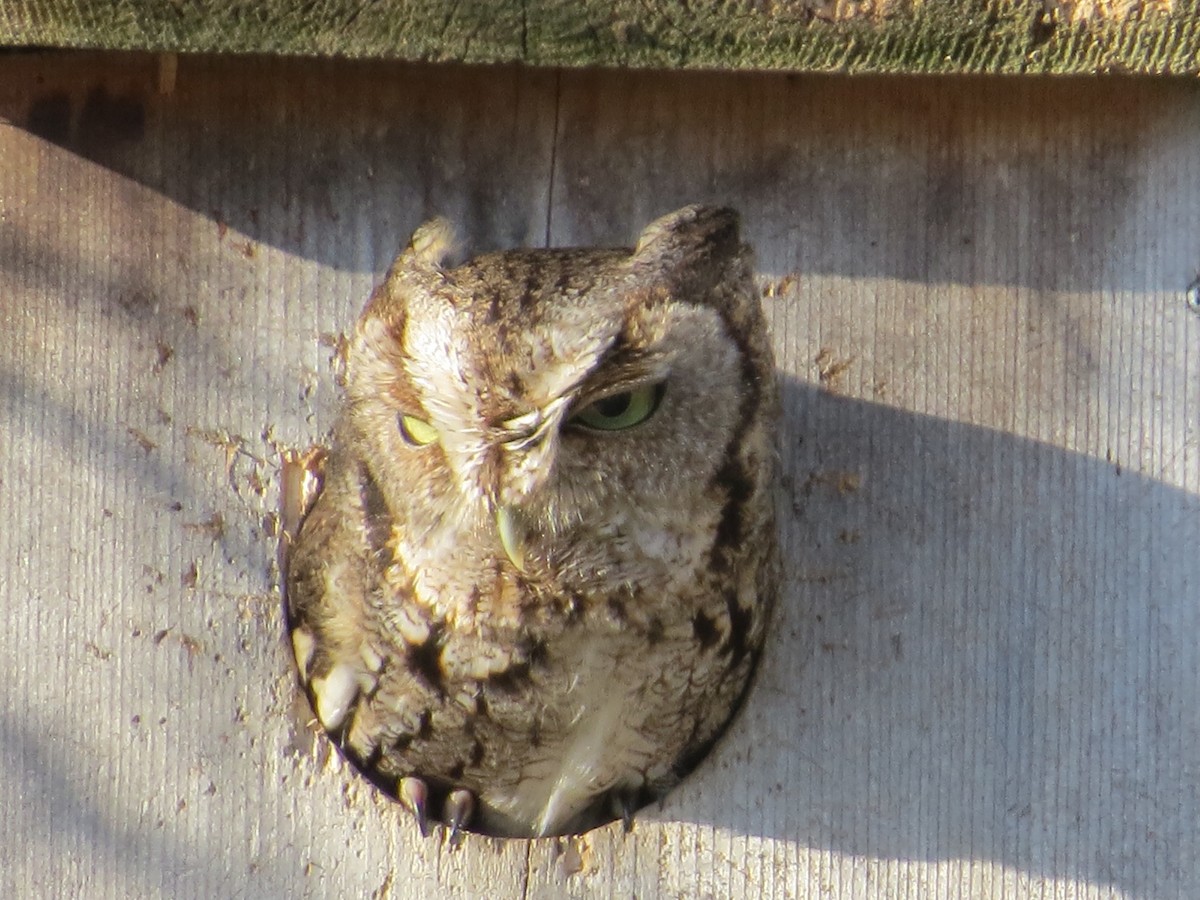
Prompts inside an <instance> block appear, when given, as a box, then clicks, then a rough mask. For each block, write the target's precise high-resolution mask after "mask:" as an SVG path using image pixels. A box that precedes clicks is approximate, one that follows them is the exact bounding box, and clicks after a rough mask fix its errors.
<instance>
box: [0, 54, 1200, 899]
mask: <svg viewBox="0 0 1200 900" xmlns="http://www.w3.org/2000/svg"><path fill="white" fill-rule="evenodd" d="M159 74H160V73H159V71H158V70H157V67H156V62H155V60H153V59H151V58H147V57H104V56H98V57H80V56H67V57H62V56H56V55H53V54H51V55H28V56H21V57H8V58H4V59H0V119H3V120H4V121H5V122H6V123H7V124H3V125H0V159H2V160H3V165H0V329H2V331H3V334H4V336H5V337H4V341H3V344H2V347H3V349H2V350H0V462H2V465H0V508H2V509H3V510H4V512H5V524H4V527H3V528H0V683H3V684H4V685H5V689H4V691H3V692H0V809H2V810H4V813H5V814H4V815H3V816H2V817H0V895H3V896H22V897H41V896H44V897H55V896H68V895H77V896H82V895H86V896H90V897H110V896H111V897H116V896H120V897H127V896H171V897H201V896H313V897H335V896H377V897H394V898H404V897H424V896H430V895H433V894H434V893H435V892H436V893H437V894H438V895H439V896H448V897H474V896H481V895H487V896H499V897H510V896H511V897H560V896H570V897H590V896H608V895H612V896H637V897H643V898H654V897H661V898H666V897H705V896H710V897H726V896H734V897H759V896H764V897H774V898H785V897H788V898H790V897H847V898H849V897H901V898H903V897H946V898H950V897H961V896H978V897H1025V896H1033V897H1055V898H1114V897H1130V898H1150V897H1153V898H1158V897H1190V896H1197V895H1200V873H1198V871H1197V867H1196V863H1195V860H1196V859H1197V858H1200V839H1198V838H1197V835H1196V829H1195V822H1196V821H1197V820H1198V819H1200V749H1197V748H1200V702H1198V701H1200V651H1198V650H1197V641H1196V634H1197V633H1200V604H1198V603H1197V600H1196V597H1197V585H1200V555H1198V554H1197V552H1196V551H1197V547H1200V368H1198V367H1200V316H1198V315H1197V314H1196V313H1195V312H1193V311H1192V310H1191V309H1189V307H1188V305H1187V303H1186V300H1185V291H1186V289H1187V287H1188V285H1189V284H1190V283H1192V282H1193V280H1194V279H1195V278H1196V276H1197V274H1198V270H1200V257H1198V254H1200V205H1198V204H1197V203H1196V197H1198V196H1200V149H1198V145H1197V143H1196V141H1195V135H1196V134H1197V133H1200V89H1198V88H1197V86H1196V85H1195V84H1191V83H1184V82H1173V81H1153V82H1151V81H1114V80H1106V81H1094V80H1093V81H1079V80H1067V81H1063V80H1056V81H1041V80H1029V81H1021V82H1012V81H998V80H986V79H979V80H958V81H949V82H947V81H934V80H911V79H909V80H888V79H866V80H850V79H837V78H813V77H789V76H766V75H761V76H730V75H724V76H722V75H715V74H672V75H664V74H649V73H647V74H638V73H598V72H596V73H589V72H561V73H556V72H550V71H543V72H537V71H527V70H525V71H523V70H516V69H504V68H493V69H465V68H432V67H407V66H399V65H387V64H351V63H341V64H335V63H313V62H301V61H292V62H285V61H275V62H266V61H230V60H225V61H218V60H210V59H204V58H181V59H180V60H179V63H178V71H177V72H176V73H175V78H174V85H173V87H171V86H170V85H169V84H168V85H167V86H168V87H171V89H170V90H169V92H166V93H163V92H161V91H160V78H159ZM692 201H714V202H718V201H719V202H728V203H730V204H732V205H734V206H736V207H738V208H740V209H741V210H742V212H743V214H744V218H745V230H746V233H747V237H748V238H749V239H750V240H751V241H752V242H753V243H754V244H755V246H756V247H757V249H758V255H759V268H760V270H761V272H762V277H763V284H764V291H765V293H766V295H767V298H766V301H765V302H766V303H767V306H768V312H769V315H770V316H771V321H772V324H773V330H774V334H775V339H776V351H777V354H778V357H779V362H780V368H781V370H782V372H783V374H784V377H785V394H784V401H785V407H786V416H785V422H784V437H785V440H784V448H783V456H784V465H785V470H786V474H787V478H786V485H785V486H786V493H787V497H786V499H785V501H784V502H785V509H786V511H787V515H786V516H785V519H784V523H783V537H784V540H785V541H786V546H787V547H788V553H787V559H788V562H787V581H788V589H787V592H786V594H785V597H784V603H783V608H782V610H781V611H780V615H779V619H778V622H777V624H776V626H775V628H774V631H773V633H772V635H771V636H770V637H769V639H768V647H767V656H766V659H765V664H764V667H763V671H762V673H761V677H760V681H759V683H758V685H757V687H756V689H755V691H754V692H753V694H752V696H751V700H750V703H749V705H748V707H747V709H746V711H745V713H744V715H743V716H742V717H741V718H740V719H739V720H738V721H737V722H736V723H735V725H734V728H733V731H732V732H731V734H730V735H729V737H728V739H727V740H725V741H724V742H722V744H720V745H719V747H718V748H717V750H716V751H715V753H714V755H713V756H712V757H710V758H709V759H708V760H707V761H706V762H705V763H704V764H703V765H702V766H701V768H700V770H698V771H697V773H696V774H695V775H694V776H693V777H692V778H691V779H689V780H688V781H687V782H686V783H685V784H684V785H683V786H682V787H681V788H680V789H679V790H678V791H677V792H676V793H674V794H672V795H671V796H670V797H669V798H668V800H667V801H666V803H665V804H664V805H663V806H662V807H661V808H655V809H652V810H650V811H648V814H647V815H646V816H644V817H643V818H642V819H641V820H640V821H639V823H638V825H637V827H636V829H635V830H634V832H633V834H632V835H630V836H625V835H623V834H622V833H621V831H620V828H619V827H612V828H607V829H603V830H600V831H598V832H594V833H592V834H589V835H587V836H585V837H583V838H578V839H573V840H546V841H533V842H522V841H513V842H504V841H499V840H489V839H479V838H475V837H468V839H467V840H465V841H464V842H463V844H462V846H461V847H459V848H458V849H457V850H451V849H450V848H448V847H447V846H446V845H445V843H444V842H443V840H442V839H441V838H440V837H434V838H431V839H429V840H426V841H422V840H420V839H419V838H418V837H417V836H416V834H415V829H414V828H412V826H411V823H410V822H408V821H407V820H406V819H405V817H404V815H403V814H402V813H401V811H400V810H398V809H397V808H396V807H395V806H393V805H391V804H390V803H388V802H386V801H384V800H381V799H380V798H378V797H377V796H376V794H375V793H374V792H373V790H372V789H370V788H369V787H368V786H367V785H365V784H363V783H362V782H361V780H360V779H358V778H357V777H356V776H355V775H354V774H353V773H352V772H350V771H349V770H348V769H347V768H346V767H345V766H344V765H342V764H339V762H338V759H337V756H336V754H335V753H333V752H331V748H330V747H329V746H328V744H327V742H326V741H325V740H324V739H321V738H317V737H316V736H315V735H314V732H313V729H312V728H310V727H307V726H306V723H305V719H304V716H303V713H302V711H301V710H299V709H298V708H296V706H295V698H296V691H295V688H294V686H293V682H292V676H291V673H290V670H289V661H288V654H287V650H286V649H285V644H284V641H283V623H282V619H281V616H280V609H279V601H278V597H277V593H276V584H275V581H276V578H277V575H276V572H275V570H274V557H275V545H274V541H275V532H276V530H277V523H276V520H275V510H276V508H277V466H278V457H279V450H280V449H281V448H282V447H303V446H306V445H307V444H308V443H309V442H311V441H313V440H315V439H318V438H320V437H321V436H322V435H323V433H324V432H325V430H326V429H327V428H328V427H329V425H330V424H331V416H332V411H333V409H334V404H335V400H336V389H335V385H334V378H333V375H334V373H333V371H332V369H333V368H334V366H333V356H334V352H333V345H335V344H336V335H337V334H338V332H339V330H340V329H343V328H345V327H347V326H348V325H349V323H350V322H351V321H353V318H354V316H355V315H356V313H357V311H358V309H359V308H360V306H361V304H362V303H363V301H364V300H365V298H366V296H367V294H368V292H369V290H370V288H371V286H372V284H373V282H374V281H375V279H376V277H377V275H378V273H379V272H381V271H382V270H383V268H384V267H385V266H386V265H387V264H388V262H389V261H390V259H391V256H392V254H393V252H394V250H395V248H396V247H397V245H398V244H399V243H400V242H402V241H403V240H404V239H406V237H407V235H408V232H409V231H410V229H411V228H412V227H413V226H414V225H415V224H417V223H418V222H420V221H421V220H423V219H424V218H426V217H427V216H428V215H430V214H433V213H438V212H440V213H444V214H447V215H449V216H450V217H452V218H454V219H457V220H458V221H459V222H461V223H463V227H464V233H465V234H466V235H467V237H468V239H469V240H470V241H471V242H472V244H473V246H474V247H475V248H476V249H491V248H495V247H501V246H510V245H514V244H518V243H530V244H534V245H537V244H544V243H553V244H562V243H592V242H601V243H606V242H622V241H627V240H629V239H630V238H631V237H632V236H633V235H634V234H635V233H636V230H637V229H638V227H639V226H640V225H641V224H642V223H643V222H644V221H646V220H648V219H649V218H652V217H653V216H654V215H656V214H658V213H660V212H663V211H666V210H669V209H672V208H675V207H677V206H680V205H682V204H683V203H685V202H692Z"/></svg>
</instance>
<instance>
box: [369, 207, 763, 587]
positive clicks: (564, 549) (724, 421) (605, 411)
mask: <svg viewBox="0 0 1200 900" xmlns="http://www.w3.org/2000/svg"><path fill="white" fill-rule="evenodd" d="M452 246H453V237H452V234H451V229H450V227H449V226H448V225H447V224H446V223H445V222H444V221H441V220H435V221H433V222H430V223H428V224H426V225H424V226H423V227H421V228H420V229H418V230H417V231H416V233H415V234H414V235H413V237H412V239H411V241H410V243H409V245H408V247H407V248H406V249H405V250H404V251H403V252H402V253H401V254H400V255H399V257H398V258H397V259H396V261H395V263H394V264H393V266H392V268H391V269H390V271H389V273H388V275H387V278H386V279H385V281H384V282H383V283H382V284H381V285H380V286H379V288H378V289H377V290H376V291H375V293H374V294H373V296H372V297H371V299H370V301H369V302H368V304H367V306H366V309H365V310H364V312H363V314H362V317H361V318H360V320H359V322H358V325H357V328H356V331H355V334H354V337H353V339H352V341H351V347H350V351H349V355H348V368H347V396H348V401H349V402H348V404H347V417H348V422H347V425H348V428H347V430H346V433H347V434H348V436H349V437H348V439H349V440H351V441H353V442H355V444H356V446H355V448H354V449H355V451H356V452H355V455H356V457H357V458H359V459H362V460H366V464H367V465H368V466H369V467H370V469H371V475H372V477H373V479H374V481H375V483H376V484H378V486H379V489H380V490H381V491H382V492H383V495H384V497H385V499H386V502H387V505H388V507H389V508H390V510H391V513H392V515H393V516H394V517H395V518H396V520H397V523H398V524H397V527H398V528H399V529H401V530H402V531H403V534H402V535H400V537H399V539H400V542H401V545H402V548H403V547H407V550H404V551H403V553H402V555H408V554H411V555H413V556H414V557H415V556H416V555H417V554H420V555H421V557H422V561H421V564H420V568H421V571H422V573H423V575H422V577H430V578H434V577H437V576H436V575H435V574H434V573H436V571H438V570H439V569H442V570H445V571H449V570H455V571H468V572H469V571H473V570H474V571H477V570H479V569H480V567H488V566H495V565H497V564H505V561H507V564H511V565H512V566H513V567H515V569H516V570H518V571H520V572H522V573H524V575H525V576H526V577H528V578H529V579H531V580H533V581H537V580H539V579H542V580H549V581H556V582H558V583H577V582H587V581H588V580H589V579H595V578H597V577H603V578H606V579H614V578H615V579H634V580H636V579H637V578H639V577H642V576H643V575H645V574H646V573H647V572H648V571H650V570H653V569H654V568H655V567H656V566H660V567H661V566H663V565H670V566H678V564H679V562H680V560H681V558H690V557H692V556H697V557H699V556H703V555H704V554H706V553H707V554H709V555H710V556H711V553H712V548H713V545H714V542H717V541H718V540H720V539H726V540H728V539H736V537H737V535H736V532H737V530H738V528H739V523H738V522H737V521H736V518H737V516H736V513H731V511H730V509H731V505H733V501H734V500H736V502H737V503H738V504H742V503H744V502H745V501H746V500H747V494H748V493H752V492H754V491H755V490H757V489H758V484H759V480H758V479H757V478H756V477H755V475H754V472H755V470H756V468H757V467H759V466H761V465H764V464H765V460H764V459H763V457H764V455H765V454H769V452H770V450H769V446H768V443H769V442H768V438H767V433H766V427H765V423H766V422H767V421H768V419H769V418H770V415H771V413H772V412H773V405H774V382H773V375H772V372H773V366H772V362H771V354H770V348H769V344H768V341H767V336H766V332H765V328H764V325H763V321H762V312H761V308H760V305H759V301H758V293H757V290H756V287H755V284H754V281H753V277H752V273H751V262H750V253H749V251H748V249H747V248H746V247H745V246H744V245H743V244H742V243H741V240H740V237H739V230H738V220H737V216H736V214H735V213H734V212H732V211H731V210H728V209H718V208H709V207H701V206H691V207H686V208H684V209H681V210H679V211H677V212H674V213H671V214H670V215H667V216H665V217H663V218H661V219H659V220H657V221H655V222H653V223H651V224H650V225H649V226H647V227H646V228H645V230H643V231H642V233H641V235H640V236H639V237H638V240H637V243H636V246H635V247H634V248H633V249H632V250H630V249H612V250H595V249H586V250H574V249H550V250H521V251H507V252H504V253H494V254H487V255H481V256H478V257H475V258H474V259H471V260H469V261H467V262H465V263H463V264H461V265H458V266H454V267H452V266H449V265H448V264H447V258H448V257H449V256H450V254H451V253H452V252H453V251H452ZM722 529H724V531H725V534H724V535H723V536H722V534H721V531H722ZM685 568H686V567H685ZM469 577H470V576H467V578H469ZM685 577H686V573H685Z"/></svg>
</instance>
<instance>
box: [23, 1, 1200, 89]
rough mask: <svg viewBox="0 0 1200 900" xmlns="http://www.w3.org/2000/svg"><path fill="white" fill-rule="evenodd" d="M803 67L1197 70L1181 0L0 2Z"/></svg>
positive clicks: (328, 39)
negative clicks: (1100, 0)
mask: <svg viewBox="0 0 1200 900" xmlns="http://www.w3.org/2000/svg"><path fill="white" fill-rule="evenodd" d="M3 45H8V46H35V47H37V46H42V47H82V48H90V49H108V50H152V51H169V52H186V53H197V52H203V53H214V52H219V53H254V54H261V53H279V54H301V55H308V56H338V57H352V58H386V59H402V60H409V61H442V62H461V63H508V62H521V63H526V64H530V65H553V66H635V67H645V66H652V67H660V68H696V69H707V68H717V69H741V70H745V69H778V70H790V71H810V72H874V73H900V72H906V73H917V72H923V73H932V72H956V73H962V72H975V73H983V72H988V73H1001V72H1009V73H1012V72H1056V73H1065V72H1074V73H1098V72H1142V73H1158V74H1168V73H1169V74H1176V75H1183V74H1195V73H1197V72H1198V71H1200V8H1197V5H1196V2H1195V0H1119V2H1103V3H1098V2H1094V0H1055V2H1045V0H987V2H983V0H878V2H857V0H778V2H771V3H759V2H750V0H741V2H735V3H730V2H726V0H658V2H655V3H646V2H644V0H617V2H612V0H581V2H573V3H563V2H561V0H522V2H520V3H516V2H486V3H480V2H475V3H460V2H458V0H325V2H322V3H299V2H296V0H258V2H254V3H227V2H219V0H192V2H189V3H186V4H184V3H163V2H160V0H120V2H109V3H78V2H74V0H36V2H35V0H0V46H3Z"/></svg>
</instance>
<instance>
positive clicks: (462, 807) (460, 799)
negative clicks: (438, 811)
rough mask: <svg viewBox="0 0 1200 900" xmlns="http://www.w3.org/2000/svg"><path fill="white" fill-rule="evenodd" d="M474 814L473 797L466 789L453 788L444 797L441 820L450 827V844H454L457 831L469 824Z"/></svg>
mask: <svg viewBox="0 0 1200 900" xmlns="http://www.w3.org/2000/svg"><path fill="white" fill-rule="evenodd" d="M474 814H475V795H474V794H472V793H471V792H470V791H468V790H467V789H466V788H455V789H454V790H452V791H451V792H450V795H449V796H448V797H446V805H445V806H444V807H443V808H442V818H443V819H444V820H445V822H446V824H447V825H449V826H450V843H452V844H453V843H454V841H455V839H456V838H457V837H458V834H459V831H460V830H461V829H462V828H464V827H466V826H467V825H469V824H470V823H471V816H473V815H474Z"/></svg>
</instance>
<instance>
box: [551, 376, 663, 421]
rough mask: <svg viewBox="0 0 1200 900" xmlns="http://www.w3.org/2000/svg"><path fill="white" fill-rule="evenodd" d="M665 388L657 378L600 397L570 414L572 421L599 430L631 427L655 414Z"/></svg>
mask: <svg viewBox="0 0 1200 900" xmlns="http://www.w3.org/2000/svg"><path fill="white" fill-rule="evenodd" d="M665 390H666V384H665V383H663V382H659V383H658V384H647V385H644V386H642V387H639V388H634V389H633V390H631V391H622V392H621V393H619V394H610V395H609V396H607V397H601V398H600V399H599V400H597V401H596V402H595V403H591V404H588V405H587V406H585V407H584V408H583V409H581V410H580V411H579V412H577V413H576V414H575V415H574V416H572V417H571V423H572V424H575V425H583V426H584V427H585V428H594V429H596V430H598V431H622V430H624V429H626V428H632V427H633V426H634V425H640V424H641V423H642V422H645V421H646V420H647V419H648V418H650V417H651V416H652V415H654V411H655V410H656V409H658V404H659V403H660V402H661V401H662V398H663V393H664V392H665Z"/></svg>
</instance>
